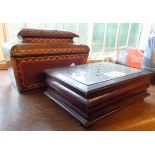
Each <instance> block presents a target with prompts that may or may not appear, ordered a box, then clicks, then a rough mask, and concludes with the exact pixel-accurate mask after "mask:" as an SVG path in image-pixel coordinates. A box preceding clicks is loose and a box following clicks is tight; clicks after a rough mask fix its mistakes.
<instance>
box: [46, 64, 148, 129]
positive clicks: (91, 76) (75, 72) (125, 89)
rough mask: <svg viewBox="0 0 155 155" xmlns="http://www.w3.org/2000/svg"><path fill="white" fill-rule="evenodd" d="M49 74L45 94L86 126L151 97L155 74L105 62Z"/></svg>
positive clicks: (47, 73)
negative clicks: (151, 81) (151, 85)
mask: <svg viewBox="0 0 155 155" xmlns="http://www.w3.org/2000/svg"><path fill="white" fill-rule="evenodd" d="M45 73H46V75H47V80H46V84H47V90H46V91H45V94H46V95H47V96H48V97H49V98H50V99H51V100H52V101H54V102H55V103H56V104H58V105H59V106H61V107H62V108H63V109H64V110H66V111H67V112H68V113H70V114H71V115H72V116H73V117H74V118H76V119H77V120H78V121H79V122H80V124H81V125H83V126H84V127H88V126H90V125H92V124H93V123H94V122H96V121H97V120H99V119H101V118H103V117H105V116H107V115H109V114H110V113H112V112H114V111H116V110H118V109H120V108H123V107H125V106H128V105H129V104H131V103H135V102H137V101H139V100H143V99H144V98H145V97H146V96H148V95H149V94H148V93H147V88H148V87H149V85H150V79H151V73H150V72H147V71H143V70H139V69H135V68H131V67H127V66H123V65H119V64H113V63H108V62H101V63H94V64H85V65H78V66H73V67H63V68H56V69H48V70H45Z"/></svg>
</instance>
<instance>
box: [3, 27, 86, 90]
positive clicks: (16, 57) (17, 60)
mask: <svg viewBox="0 0 155 155" xmlns="http://www.w3.org/2000/svg"><path fill="white" fill-rule="evenodd" d="M18 37H19V38H20V39H21V41H19V42H16V43H13V44H11V43H6V44H4V46H3V49H4V53H5V57H6V62H7V65H8V68H9V74H10V77H11V79H12V82H13V84H14V85H15V86H16V87H17V88H18V90H19V91H20V92H22V91H27V90H32V89H36V88H42V87H44V81H45V74H44V72H43V71H44V69H48V68H55V67H65V66H70V65H71V64H72V63H74V64H75V65H79V64H85V63H87V58H88V54H89V47H88V46H86V45H81V44H75V43H74V42H73V38H74V37H78V35H76V34H74V33H71V32H67V31H56V30H35V29H23V30H21V31H20V32H19V34H18Z"/></svg>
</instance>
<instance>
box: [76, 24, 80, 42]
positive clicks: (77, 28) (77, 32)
mask: <svg viewBox="0 0 155 155" xmlns="http://www.w3.org/2000/svg"><path fill="white" fill-rule="evenodd" d="M79 27H80V23H77V24H76V34H78V35H79ZM79 37H80V36H79ZM79 37H78V38H77V43H79Z"/></svg>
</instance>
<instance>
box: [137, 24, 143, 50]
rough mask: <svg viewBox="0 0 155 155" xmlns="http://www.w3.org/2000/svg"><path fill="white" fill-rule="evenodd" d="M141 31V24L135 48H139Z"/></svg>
mask: <svg viewBox="0 0 155 155" xmlns="http://www.w3.org/2000/svg"><path fill="white" fill-rule="evenodd" d="M142 30H143V24H141V25H140V28H139V33H138V40H137V46H136V48H138V47H139V42H140V38H141V35H142Z"/></svg>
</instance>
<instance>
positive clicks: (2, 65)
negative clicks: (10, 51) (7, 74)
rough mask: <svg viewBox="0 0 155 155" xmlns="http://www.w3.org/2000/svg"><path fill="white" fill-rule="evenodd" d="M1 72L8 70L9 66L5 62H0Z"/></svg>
mask: <svg viewBox="0 0 155 155" xmlns="http://www.w3.org/2000/svg"><path fill="white" fill-rule="evenodd" d="M0 70H7V65H6V63H5V62H0Z"/></svg>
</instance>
